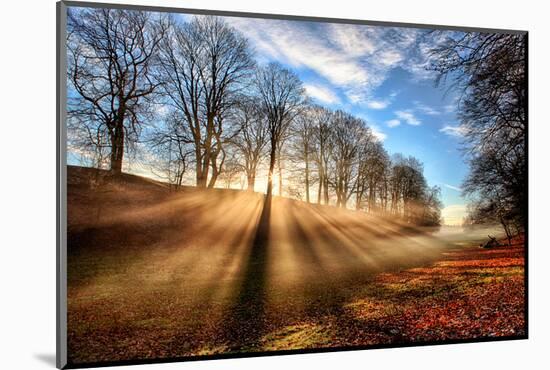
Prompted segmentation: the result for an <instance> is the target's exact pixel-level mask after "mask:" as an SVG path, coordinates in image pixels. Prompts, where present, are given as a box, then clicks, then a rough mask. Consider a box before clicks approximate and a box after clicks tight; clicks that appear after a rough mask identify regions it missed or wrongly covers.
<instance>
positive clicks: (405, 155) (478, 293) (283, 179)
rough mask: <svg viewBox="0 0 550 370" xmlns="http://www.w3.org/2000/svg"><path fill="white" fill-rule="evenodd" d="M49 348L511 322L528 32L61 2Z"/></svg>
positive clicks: (142, 349) (256, 349)
mask: <svg viewBox="0 0 550 370" xmlns="http://www.w3.org/2000/svg"><path fill="white" fill-rule="evenodd" d="M57 103H58V231H57V232H58V317H57V319H58V324H57V325H58V354H57V356H58V367H60V368H61V367H67V368H75V367H88V366H107V365H122V364H138V363H153V362H167V361H186V360H197V359H212V358H228V357H245V356H260V355H270V354H291V353H309V352H324V351H336V350H353V349H368V348H380V347H401V346H412V345H415V346H416V345H426V344H430V345H433V344H444V343H459V342H474V341H488V340H503V339H522V338H527V316H526V315H527V310H526V308H527V300H526V293H527V279H526V276H527V275H526V272H525V271H526V258H527V178H528V171H527V169H528V167H527V32H523V31H509V30H489V29H471V28H460V27H447V26H428V25H417V24H399V23H384V22H370V21H357V20H342V19H325V18H308V17H297V16H282V15H272V14H248V13H232V12H220V11H204V10H200V11H199V10H190V9H173V8H155V7H139V6H131V5H111V4H94V3H78V2H70V1H69V2H61V3H58V102H57Z"/></svg>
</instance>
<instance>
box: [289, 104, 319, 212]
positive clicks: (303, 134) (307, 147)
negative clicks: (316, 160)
mask: <svg viewBox="0 0 550 370" xmlns="http://www.w3.org/2000/svg"><path fill="white" fill-rule="evenodd" d="M315 113H316V112H315V110H314V108H313V107H311V106H308V107H307V108H306V109H304V110H303V111H302V112H301V113H300V114H299V115H297V116H296V118H295V120H294V123H293V125H292V126H291V130H290V132H291V136H292V138H293V140H292V142H291V146H292V147H293V148H292V149H293V152H294V153H293V155H292V159H293V160H294V161H295V162H298V163H300V164H303V173H304V188H305V195H306V202H307V203H310V183H311V169H310V162H312V159H313V156H314V150H315V148H314V132H315V130H316V116H315Z"/></svg>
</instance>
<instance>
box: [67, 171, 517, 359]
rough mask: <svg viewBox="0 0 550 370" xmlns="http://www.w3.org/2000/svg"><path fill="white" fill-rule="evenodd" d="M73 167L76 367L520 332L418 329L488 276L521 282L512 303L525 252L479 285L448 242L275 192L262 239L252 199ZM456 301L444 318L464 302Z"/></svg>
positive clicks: (257, 204)
mask: <svg viewBox="0 0 550 370" xmlns="http://www.w3.org/2000/svg"><path fill="white" fill-rule="evenodd" d="M68 174H69V187H68V229H69V230H68V249H69V274H68V286H69V297H68V298H69V300H68V301H69V307H68V308H69V314H68V320H69V353H70V360H71V361H72V362H75V363H79V362H94V361H101V360H124V359H143V358H151V357H175V356H187V355H194V354H209V353H227V352H233V351H243V350H246V351H254V350H271V349H297V348H308V347H322V346H334V345H336V346H341V345H354V344H355V345H356V344H363V345H364V344H378V343H391V342H399V341H407V340H432V339H439V338H465V337H471V336H484V335H510V334H514V333H518V334H521V330H522V324H521V322H520V321H518V320H515V321H514V324H513V325H512V326H511V327H510V326H506V327H504V326H502V325H504V324H503V323H501V324H498V323H497V324H495V325H497V327H496V328H493V327H490V326H487V325H486V326H483V327H480V329H479V330H477V331H476V330H474V331H471V330H470V331H465V330H462V331H460V330H458V329H456V325H455V324H452V325H451V324H445V322H444V321H443V320H440V319H435V318H434V319H433V320H431V322H432V324H430V325H429V324H426V323H422V324H419V323H418V322H419V321H422V320H421V319H422V317H424V316H426V317H429V315H428V314H429V313H431V314H433V315H435V317H436V318H440V317H441V315H442V313H438V312H440V311H435V310H432V309H430V307H435V306H436V304H437V306H441V304H443V303H449V302H453V301H454V300H461V299H462V298H461V297H462V296H460V294H465V295H467V296H469V295H470V293H468V289H470V288H472V287H478V288H479V287H483V283H484V282H490V278H491V277H493V276H494V277H495V278H502V279H504V280H503V281H505V282H506V284H507V283H508V281H509V280H510V279H515V280H514V281H516V290H514V291H513V292H514V294H513V297H515V299H520V298H521V296H520V291H519V290H518V289H520V288H521V287H520V286H518V285H517V284H519V283H517V281H519V280H518V279H519V277H520V276H521V275H522V273H523V269H522V265H521V261H520V260H517V261H516V262H515V263H516V265H514V266H513V268H512V267H510V268H512V270H511V271H509V272H505V273H504V275H502V274H501V275H502V276H501V275H499V274H500V272H501V271H504V270H487V274H488V275H480V276H482V277H480V278H479V279H478V277H476V275H475V274H476V273H477V272H475V271H478V270H479V269H478V270H475V271H474V272H472V271H469V270H468V271H466V270H464V267H461V269H457V268H455V267H452V263H455V262H452V263H451V264H450V265H449V264H447V265H446V264H445V262H444V261H445V259H448V258H451V257H449V256H452V255H445V254H443V253H449V249H448V245H449V241H448V240H441V239H439V238H437V237H435V236H432V235H427V234H418V233H415V232H413V231H412V230H409V229H407V228H406V227H405V225H402V224H400V223H398V222H394V221H392V220H389V219H386V218H382V217H373V216H368V215H365V214H362V213H356V212H352V211H345V210H338V209H334V208H333V207H324V206H316V205H306V204H304V203H303V202H297V201H291V200H287V199H279V198H274V200H273V203H272V207H271V212H270V218H269V221H268V224H269V227H268V233H265V232H264V233H262V235H261V236H262V239H263V242H262V243H259V242H258V239H259V238H258V235H259V234H260V232H259V230H258V229H257V225H258V222H259V220H260V217H261V214H262V208H263V196H261V195H260V194H256V193H253V194H250V193H244V192H240V191H232V190H197V189H195V188H185V189H183V191H181V192H177V193H170V192H169V190H168V189H167V187H166V186H165V185H164V184H161V183H157V182H154V181H150V180H147V179H143V178H139V177H136V176H131V175H125V176H124V177H123V178H122V179H121V180H118V181H117V182H112V181H107V182H106V183H105V184H103V185H100V186H96V187H94V188H93V190H92V187H91V186H90V184H91V182H93V181H94V180H95V178H96V176H95V173H94V172H93V171H92V170H89V169H83V168H75V167H70V168H69V172H68ZM474 252H476V253H477V252H478V249H471V250H470V249H466V250H465V249H463V248H461V249H459V250H458V251H457V252H456V253H459V255H460V253H474ZM453 253H455V252H453ZM510 253H512V252H510ZM514 253H516V254H518V253H520V249H517V251H516V252H514ZM520 254H521V253H520ZM467 256H470V257H465V258H466V260H468V258H473V259H475V258H478V256H477V255H474V254H471V255H470V254H469V255H467ZM442 258H443V260H442ZM506 258H508V257H506ZM514 258H516V257H514ZM517 258H519V257H517ZM437 261H440V262H437ZM491 261H492V259H491ZM432 263H436V265H433V266H434V267H431V270H430V268H429V267H428V266H430V265H431V264H432ZM438 264H443V265H438ZM415 268H416V270H415ZM422 268H424V269H427V270H425V271H423V270H421V269H422ZM418 269H420V270H418ZM481 269H482V270H481V271H483V267H481ZM441 271H443V272H441ZM450 272H452V273H450ZM483 273H485V272H483ZM420 274H421V275H420ZM413 277H414V278H413ZM480 279H481V280H480ZM484 279H485V280H484ZM487 279H489V280H487ZM510 281H512V280H510ZM478 283H479V284H478ZM441 284H443V285H441ZM476 284H477V285H476ZM489 286H491V287H492V286H496V285H495V284H490V285H487V286H486V287H487V288H488V287H489ZM476 289H477V288H476ZM479 289H484V288H479ZM448 292H453V293H452V294H451V295H449V294H448ZM495 294H496V293H495ZM521 294H522V293H521ZM443 306H444V305H443ZM444 307H447V306H444ZM452 307H455V306H451V308H445V312H446V314H447V315H448V318H449V322H451V323H452V322H454V321H453V317H461V318H462V316H457V315H458V314H459V313H460V312H462V311H457V310H458V309H461V310H462V309H464V307H462V308H460V307H459V306H456V307H455V308H456V309H455V310H454V311H453V308H452ZM468 307H470V306H469V305H468V304H466V308H468ZM510 307H511V308H509V311H510V312H513V313H514V314H515V315H516V316H515V317H520V316H521V317H522V312H521V311H520V308H519V306H517V305H515V306H510ZM422 310H424V311H422ZM407 312H416V316H414V317H413V316H411V315H406V313H407ZM421 312H425V314H420V313H421ZM441 312H443V311H441ZM457 312H458V313H457ZM419 315H420V316H419ZM473 317H474V316H473ZM487 317H488V320H489V321H491V316H487ZM400 318H401V319H400ZM405 318H406V320H404V319H405ZM388 323H390V324H388ZM453 325H455V326H453ZM472 325H473V323H472V324H471V325H470V324H469V327H471V326H472ZM499 325H501V326H502V327H501V326H499ZM415 328H416V329H415ZM511 330H513V331H511Z"/></svg>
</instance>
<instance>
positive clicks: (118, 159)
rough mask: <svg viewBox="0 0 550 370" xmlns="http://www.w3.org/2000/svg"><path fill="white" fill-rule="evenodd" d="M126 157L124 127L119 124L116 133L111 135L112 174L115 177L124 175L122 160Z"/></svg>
mask: <svg viewBox="0 0 550 370" xmlns="http://www.w3.org/2000/svg"><path fill="white" fill-rule="evenodd" d="M123 157H124V125H123V123H122V122H118V123H117V124H116V126H115V129H114V133H113V134H112V135H111V172H112V173H113V174H115V175H120V174H121V173H122V160H123Z"/></svg>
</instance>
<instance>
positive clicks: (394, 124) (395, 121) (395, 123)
mask: <svg viewBox="0 0 550 370" xmlns="http://www.w3.org/2000/svg"><path fill="white" fill-rule="evenodd" d="M400 124H401V121H400V120H398V119H390V120H389V121H386V125H387V126H388V127H397V126H399V125H400Z"/></svg>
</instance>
